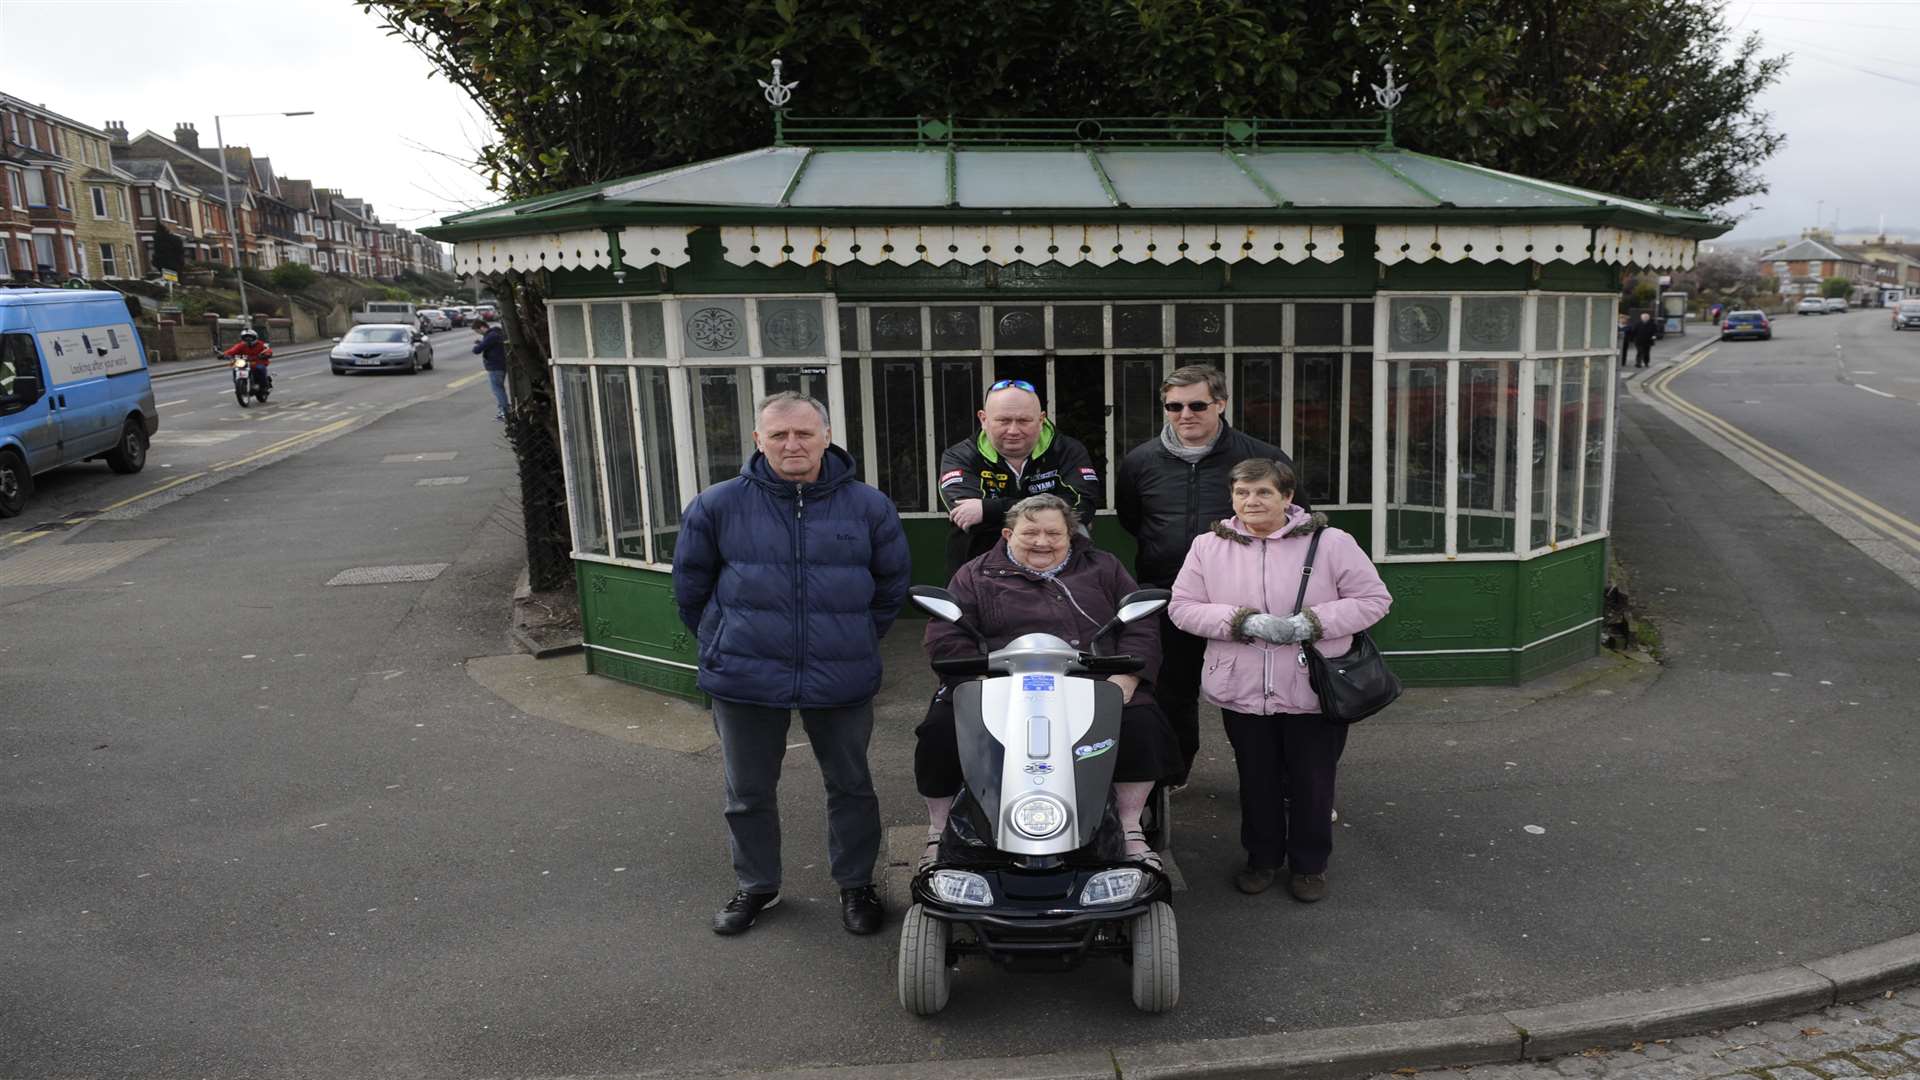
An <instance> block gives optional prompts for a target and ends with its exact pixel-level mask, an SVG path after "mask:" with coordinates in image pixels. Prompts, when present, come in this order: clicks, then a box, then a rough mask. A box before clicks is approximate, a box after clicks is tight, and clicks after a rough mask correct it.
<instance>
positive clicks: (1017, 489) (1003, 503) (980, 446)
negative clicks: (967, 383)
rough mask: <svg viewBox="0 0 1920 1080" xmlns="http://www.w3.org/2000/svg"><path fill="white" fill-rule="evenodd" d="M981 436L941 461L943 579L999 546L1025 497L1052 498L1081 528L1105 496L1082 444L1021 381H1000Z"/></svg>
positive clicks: (986, 406)
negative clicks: (1012, 510)
mask: <svg viewBox="0 0 1920 1080" xmlns="http://www.w3.org/2000/svg"><path fill="white" fill-rule="evenodd" d="M976 415H977V416H978V417H979V420H980V431H979V432H978V433H977V434H976V435H975V436H974V437H973V438H970V439H963V440H961V441H960V442H957V443H954V444H953V445H952V446H949V447H947V449H946V451H945V452H944V453H942V454H941V455H940V500H941V502H942V503H944V504H945V505H946V508H947V519H948V520H949V521H951V522H952V523H953V529H952V531H951V532H949V533H948V534H947V576H948V577H949V578H951V577H952V576H953V574H954V572H955V571H957V570H959V569H960V568H961V567H962V566H964V565H966V564H967V563H969V562H972V561H973V560H974V559H976V558H978V557H979V556H980V555H981V554H983V553H984V552H985V551H986V550H987V549H988V548H991V547H993V546H994V544H996V543H998V542H999V540H1000V530H1001V528H1002V527H1003V526H1004V525H1005V523H1006V514H1007V508H1008V507H1010V506H1012V505H1013V504H1014V503H1017V502H1019V501H1020V500H1021V499H1024V498H1026V497H1027V496H1029V495H1043V494H1044V495H1058V496H1059V497H1060V498H1061V499H1063V500H1065V501H1066V504H1067V507H1068V509H1070V510H1072V511H1073V512H1074V514H1075V515H1076V516H1077V517H1079V519H1080V520H1081V521H1091V520H1093V512H1094V511H1095V510H1098V509H1099V508H1100V503H1101V496H1102V494H1103V489H1102V487H1101V485H1100V474H1099V472H1098V471H1096V470H1095V469H1094V467H1093V458H1092V457H1091V456H1089V455H1088V453H1087V448H1086V446H1085V445H1084V444H1082V443H1081V442H1080V440H1078V439H1075V438H1073V437H1072V436H1069V435H1064V434H1062V433H1061V432H1060V431H1059V430H1058V429H1057V428H1055V427H1054V426H1053V421H1052V420H1049V419H1048V418H1047V414H1046V411H1045V410H1044V409H1042V408H1041V407H1040V395H1039V393H1038V392H1037V391H1035V389H1034V387H1033V384H1032V383H1030V382H1027V381H1026V380H1024V379H1001V380H1000V381H999V382H996V383H994V384H993V385H992V386H990V387H988V388H987V396H986V399H985V400H984V401H982V402H981V408H980V411H979V413H977V414H976Z"/></svg>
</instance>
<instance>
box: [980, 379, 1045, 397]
mask: <svg viewBox="0 0 1920 1080" xmlns="http://www.w3.org/2000/svg"><path fill="white" fill-rule="evenodd" d="M1009 386H1011V387H1013V388H1014V389H1015V390H1025V391H1026V392H1027V393H1029V394H1038V393H1039V392H1040V391H1038V390H1035V389H1034V388H1033V384H1032V383H1030V382H1028V381H1027V380H1025V379H1001V380H1000V381H999V382H997V383H994V384H993V385H992V386H989V387H987V393H989V394H991V393H993V392H994V391H995V390H1005V389H1006V388H1007V387H1009Z"/></svg>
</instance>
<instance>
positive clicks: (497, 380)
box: [487, 369, 507, 416]
mask: <svg viewBox="0 0 1920 1080" xmlns="http://www.w3.org/2000/svg"><path fill="white" fill-rule="evenodd" d="M487 385H489V386H491V387H493V401H494V406H495V407H494V412H496V413H498V414H499V415H501V416H505V415H507V373H506V372H504V371H494V370H491V369H489V370H488V371H487Z"/></svg>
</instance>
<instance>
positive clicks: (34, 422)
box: [0, 333, 62, 474]
mask: <svg viewBox="0 0 1920 1080" xmlns="http://www.w3.org/2000/svg"><path fill="white" fill-rule="evenodd" d="M0 434H4V435H8V436H11V437H12V438H16V439H19V440H20V445H21V448H22V449H23V450H25V451H26V455H27V472H29V473H33V474H39V473H43V472H46V471H47V470H48V469H51V468H53V467H54V466H56V465H59V464H61V460H62V459H61V456H60V419H59V414H58V411H57V410H55V409H54V408H53V401H52V398H51V395H49V394H48V392H47V371H46V367H45V366H44V365H43V364H41V363H40V354H39V351H38V350H37V349H35V348H34V344H33V335H32V334H29V333H5V334H0Z"/></svg>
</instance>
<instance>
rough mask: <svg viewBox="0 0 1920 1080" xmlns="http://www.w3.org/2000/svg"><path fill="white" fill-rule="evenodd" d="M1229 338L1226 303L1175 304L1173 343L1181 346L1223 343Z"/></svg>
mask: <svg viewBox="0 0 1920 1080" xmlns="http://www.w3.org/2000/svg"><path fill="white" fill-rule="evenodd" d="M1226 340H1227V309H1226V306H1225V305H1224V304H1175V305H1174V306H1173V343H1174V344H1175V345H1179V346H1190V345H1203V346H1204V345H1222V344H1225V343H1226Z"/></svg>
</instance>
